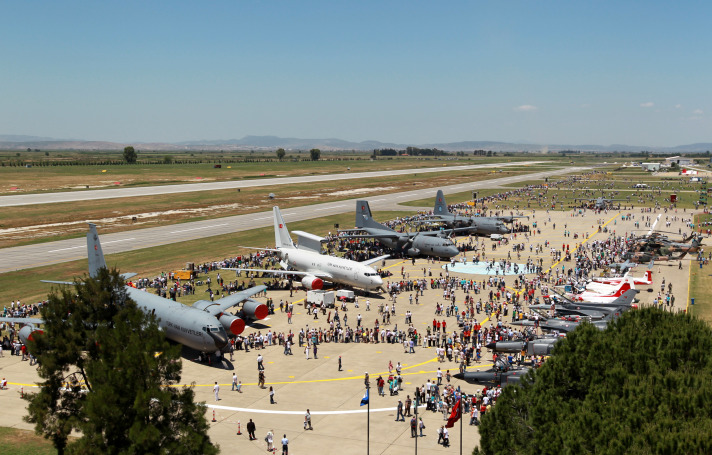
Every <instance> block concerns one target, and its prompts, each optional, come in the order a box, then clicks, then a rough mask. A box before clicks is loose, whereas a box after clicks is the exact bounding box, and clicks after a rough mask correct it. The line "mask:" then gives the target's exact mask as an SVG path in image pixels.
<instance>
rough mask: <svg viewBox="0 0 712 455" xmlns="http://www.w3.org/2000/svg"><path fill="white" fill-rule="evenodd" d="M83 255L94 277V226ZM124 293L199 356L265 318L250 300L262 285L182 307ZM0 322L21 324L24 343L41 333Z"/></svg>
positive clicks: (27, 323)
mask: <svg viewBox="0 0 712 455" xmlns="http://www.w3.org/2000/svg"><path fill="white" fill-rule="evenodd" d="M87 255H88V258H89V276H91V277H96V276H97V275H98V273H99V270H100V269H102V268H106V261H105V260H104V253H103V252H102V250H101V243H100V242H99V235H98V234H97V231H96V225H94V224H89V232H88V233H87ZM135 275H136V274H135V273H127V274H122V277H123V278H124V279H129V278H131V277H133V276H135ZM45 282H46V283H55V284H69V285H73V284H74V283H73V282H65V281H45ZM125 289H126V293H127V294H128V296H129V297H131V299H132V300H134V301H135V302H136V305H137V306H138V307H139V308H140V309H141V310H142V311H143V312H144V313H153V314H155V315H156V320H157V323H158V326H159V327H160V328H161V329H162V330H163V332H164V333H165V335H166V338H168V339H169V340H172V341H175V342H177V343H180V344H183V345H185V346H188V347H189V348H192V349H195V350H197V351H200V352H202V353H210V354H213V353H215V352H216V351H218V350H220V351H224V350H226V349H227V347H228V342H229V339H228V334H227V332H226V330H229V331H230V332H232V334H234V335H239V334H240V333H242V331H243V330H244V329H245V323H246V322H251V321H254V320H259V319H264V318H265V317H267V314H268V313H269V310H268V308H267V305H265V304H264V303H261V302H258V301H255V300H251V299H250V297H252V296H253V295H255V294H258V293H260V292H262V291H264V290H265V289H266V287H265V286H254V287H251V288H249V289H247V290H244V291H241V292H237V293H235V294H231V295H228V296H226V297H223V298H221V299H219V300H216V301H214V302H211V301H208V300H198V301H197V302H195V303H194V304H193V306H187V305H183V304H182V303H179V302H174V301H173V300H169V299H166V298H163V297H159V296H157V295H154V294H150V293H148V292H145V291H141V290H139V289H136V288H134V287H132V286H128V285H127V286H125ZM242 302H244V303H243V305H242V309H241V310H240V312H239V313H237V314H234V315H233V314H230V313H228V310H229V309H230V308H232V307H234V306H236V305H238V304H239V303H242ZM0 321H4V322H14V323H19V324H23V325H24V327H22V329H20V331H19V333H18V335H19V337H20V340H21V341H22V342H23V343H25V344H27V341H28V340H31V339H32V337H33V336H35V335H37V334H38V333H42V330H40V329H38V328H37V327H36V325H37V324H42V323H43V321H42V319H38V318H0Z"/></svg>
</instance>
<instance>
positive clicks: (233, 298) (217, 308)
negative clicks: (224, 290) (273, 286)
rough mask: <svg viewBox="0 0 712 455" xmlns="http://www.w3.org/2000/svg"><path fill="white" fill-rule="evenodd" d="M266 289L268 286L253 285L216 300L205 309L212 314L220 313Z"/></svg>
mask: <svg viewBox="0 0 712 455" xmlns="http://www.w3.org/2000/svg"><path fill="white" fill-rule="evenodd" d="M265 289H267V286H253V287H251V288H249V289H246V290H244V291H240V292H236V293H235V294H230V295H228V296H226V297H223V298H221V299H219V300H217V301H215V305H211V306H209V307H207V308H206V309H205V311H207V312H208V313H210V314H212V315H218V314H220V313H223V312H224V311H225V310H228V309H230V308H232V307H234V306H235V305H237V304H238V303H240V302H243V301H245V300H247V299H249V298H250V297H252V296H253V295H255V294H258V293H260V292H262V291H264V290H265Z"/></svg>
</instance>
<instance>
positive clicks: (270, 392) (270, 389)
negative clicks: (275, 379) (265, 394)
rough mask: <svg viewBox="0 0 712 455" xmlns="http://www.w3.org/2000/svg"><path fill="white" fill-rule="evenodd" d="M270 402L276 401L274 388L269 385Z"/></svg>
mask: <svg viewBox="0 0 712 455" xmlns="http://www.w3.org/2000/svg"><path fill="white" fill-rule="evenodd" d="M269 404H275V402H274V388H273V387H272V386H269Z"/></svg>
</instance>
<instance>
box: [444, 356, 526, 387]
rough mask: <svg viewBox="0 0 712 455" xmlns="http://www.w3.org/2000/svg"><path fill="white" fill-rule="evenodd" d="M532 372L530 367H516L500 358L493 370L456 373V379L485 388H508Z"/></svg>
mask: <svg viewBox="0 0 712 455" xmlns="http://www.w3.org/2000/svg"><path fill="white" fill-rule="evenodd" d="M530 370H531V367H529V366H514V365H512V364H510V363H509V361H507V359H505V358H504V357H503V356H500V357H499V358H498V359H497V360H495V362H494V366H493V367H492V369H489V370H486V371H466V372H464V373H456V374H455V375H454V377H455V378H456V379H461V380H463V381H467V382H469V383H470V384H479V385H484V386H488V387H490V386H502V387H504V386H506V385H509V384H518V383H519V382H520V381H521V380H522V376H524V375H526V374H527V373H528V372H529V371H530Z"/></svg>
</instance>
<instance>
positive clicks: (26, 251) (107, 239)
mask: <svg viewBox="0 0 712 455" xmlns="http://www.w3.org/2000/svg"><path fill="white" fill-rule="evenodd" d="M517 164H520V163H517ZM499 166H501V165H499ZM455 169H456V168H448V170H450V171H452V170H455ZM587 169H589V168H586V167H567V168H563V169H559V170H553V171H552V170H549V171H545V172H534V173H531V174H523V175H518V176H513V177H503V178H495V179H490V180H484V181H480V182H469V183H461V184H457V185H449V186H443V187H440V189H442V190H443V192H444V193H445V194H452V193H457V192H462V191H469V190H476V189H482V188H493V187H497V186H499V185H504V184H509V183H515V182H522V181H528V180H537V179H543V178H544V177H552V176H558V175H563V174H570V173H576V172H582V171H585V170H587ZM438 170H442V169H438ZM408 172H413V171H412V170H410V171H408ZM417 172H419V173H420V172H422V170H420V169H419V170H418V171H417ZM391 173H392V172H391ZM261 182H264V181H261ZM159 188H162V187H159ZM203 189H207V188H203ZM437 189H438V188H422V189H417V190H412V191H404V192H400V193H392V194H387V195H380V196H375V197H374V199H369V204H370V206H371V209H372V210H374V211H376V210H384V211H385V210H409V211H413V212H414V211H415V210H416V208H415V207H404V206H400V205H398V204H399V203H400V202H405V201H410V200H416V199H423V198H433V199H434V198H435V192H436V191H437ZM358 199H360V198H353V199H348V200H343V201H336V202H327V203H323V204H315V205H309V206H305V207H294V208H290V209H285V210H283V211H282V216H283V217H284V219H285V221H287V222H288V223H289V222H294V221H301V220H307V219H312V218H318V217H323V216H329V215H336V214H339V213H344V212H351V211H353V210H354V208H355V206H354V204H355V201H356V200H358ZM271 225H272V212H271V211H267V212H259V213H250V214H246V215H236V216H229V217H224V218H216V219H212V220H203V221H194V222H190V223H182V224H174V225H169V226H160V227H153V228H147V229H137V230H133V231H126V232H118V233H114V234H106V235H101V227H99V234H100V235H101V245H102V249H103V250H104V253H105V254H112V253H121V252H124V251H130V250H137V249H142V248H150V247H154V246H159V245H168V244H173V243H180V242H186V241H190V240H197V239H203V238H205V237H212V236H216V235H224V234H231V233H234V232H241V231H248V230H251V229H256V228H262V227H265V226H271ZM0 257H2V258H3V260H2V261H1V264H0V273H7V272H12V271H16V270H23V269H28V268H33V267H41V266H47V265H52V264H61V263H63V262H69V261H74V260H78V259H83V258H86V239H85V238H84V237H81V238H76V239H69V240H60V241H56V242H48V243H40V244H34V245H25V246H19V247H13V248H4V249H0Z"/></svg>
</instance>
